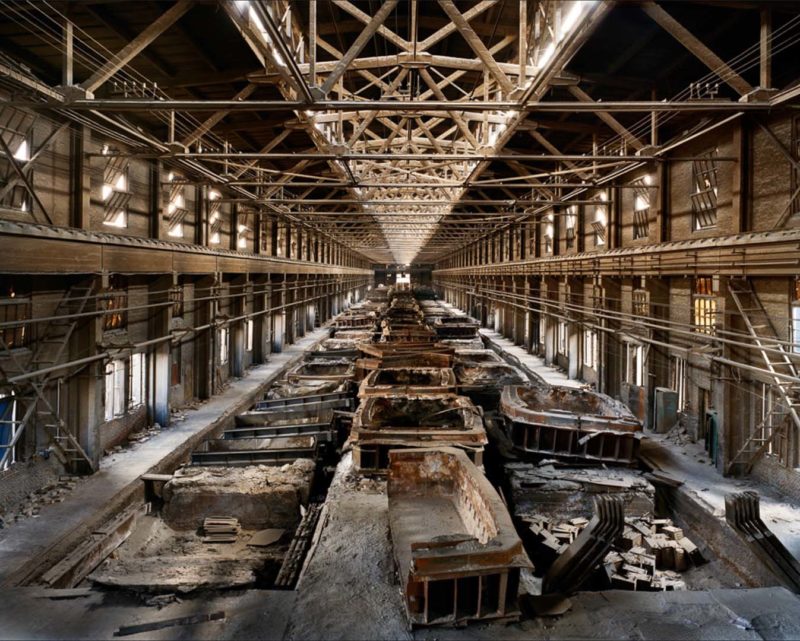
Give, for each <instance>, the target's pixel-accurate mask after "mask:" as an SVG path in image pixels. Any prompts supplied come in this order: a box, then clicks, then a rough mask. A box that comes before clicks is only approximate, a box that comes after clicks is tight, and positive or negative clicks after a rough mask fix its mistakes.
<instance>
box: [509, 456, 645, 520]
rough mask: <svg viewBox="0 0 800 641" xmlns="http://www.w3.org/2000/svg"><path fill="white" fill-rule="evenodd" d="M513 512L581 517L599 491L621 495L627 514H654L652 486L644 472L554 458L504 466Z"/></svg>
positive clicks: (590, 510)
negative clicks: (567, 463) (562, 462)
mask: <svg viewBox="0 0 800 641" xmlns="http://www.w3.org/2000/svg"><path fill="white" fill-rule="evenodd" d="M505 470H506V476H507V478H508V481H509V485H510V487H511V493H512V498H513V503H514V506H515V515H516V516H518V517H520V518H526V517H527V516H529V515H531V514H541V515H544V516H546V517H548V518H564V519H566V520H568V519H570V518H579V517H583V516H585V515H586V514H591V512H592V506H593V500H594V497H595V496H597V495H598V494H614V495H617V496H621V497H622V498H623V502H624V503H625V511H626V513H628V514H645V513H653V512H654V510H655V488H654V487H653V485H652V484H651V483H650V482H649V481H648V480H647V479H646V478H645V476H644V474H642V473H641V472H637V471H635V470H631V469H627V468H614V469H604V468H591V467H578V468H576V467H567V466H559V465H558V464H557V463H556V462H555V461H542V462H540V463H538V464H535V463H524V462H515V463H507V464H506V465H505Z"/></svg>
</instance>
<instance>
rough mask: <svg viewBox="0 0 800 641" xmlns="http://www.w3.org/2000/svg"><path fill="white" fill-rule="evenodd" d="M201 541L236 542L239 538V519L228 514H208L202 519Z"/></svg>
mask: <svg viewBox="0 0 800 641" xmlns="http://www.w3.org/2000/svg"><path fill="white" fill-rule="evenodd" d="M203 532H205V535H206V536H205V538H204V539H203V543H236V540H237V539H238V538H239V519H235V518H232V517H229V516H209V517H207V518H205V519H204V520H203Z"/></svg>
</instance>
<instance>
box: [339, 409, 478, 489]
mask: <svg viewBox="0 0 800 641" xmlns="http://www.w3.org/2000/svg"><path fill="white" fill-rule="evenodd" d="M350 441H351V442H352V444H353V460H354V462H355V466H356V469H357V470H358V471H360V472H362V473H383V472H385V471H386V467H387V465H388V463H389V456H388V454H389V450H390V449H396V448H402V447H429V446H430V445H431V444H434V443H437V444H438V443H440V444H443V445H450V446H457V447H459V448H461V449H463V450H465V451H466V452H467V453H468V454H469V456H470V458H471V459H472V460H473V461H475V463H476V464H478V465H481V464H482V462H483V448H484V446H485V445H486V443H487V442H488V439H487V437H486V430H485V428H484V425H483V415H482V412H481V410H480V409H479V408H477V407H476V406H475V405H473V403H472V402H471V401H470V400H469V399H468V398H466V397H465V396H456V395H455V394H446V395H445V394H439V395H435V394H406V395H390V396H381V397H376V396H372V397H367V398H366V399H365V400H364V402H363V403H361V405H360V406H359V408H358V409H357V410H356V413H355V416H354V417H353V427H352V429H351V431H350Z"/></svg>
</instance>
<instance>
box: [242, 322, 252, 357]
mask: <svg viewBox="0 0 800 641" xmlns="http://www.w3.org/2000/svg"><path fill="white" fill-rule="evenodd" d="M244 335H245V350H246V351H248V352H252V351H253V320H252V319H251V318H248V319H247V320H246V321H245V322H244Z"/></svg>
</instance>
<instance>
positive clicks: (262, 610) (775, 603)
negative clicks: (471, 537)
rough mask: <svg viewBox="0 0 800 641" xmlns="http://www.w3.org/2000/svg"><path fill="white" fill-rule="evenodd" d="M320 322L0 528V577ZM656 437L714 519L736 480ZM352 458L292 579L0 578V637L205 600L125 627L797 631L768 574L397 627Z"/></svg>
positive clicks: (799, 625)
mask: <svg viewBox="0 0 800 641" xmlns="http://www.w3.org/2000/svg"><path fill="white" fill-rule="evenodd" d="M323 333H324V332H322V331H318V332H315V333H314V334H311V335H309V336H307V337H306V338H304V339H303V340H301V341H300V342H299V343H298V344H296V345H294V346H292V347H291V348H289V349H288V350H287V351H286V352H284V353H283V354H281V355H276V356H274V357H273V358H272V360H271V362H270V364H269V365H267V366H264V367H261V368H257V369H254V370H252V371H251V373H250V374H249V376H248V377H247V378H246V379H243V380H240V381H234V382H233V383H232V384H231V387H230V388H229V389H228V390H226V392H225V393H224V394H222V395H220V396H219V397H216V398H215V399H213V400H212V401H210V402H209V403H207V404H206V405H204V406H202V408H201V409H200V410H198V411H197V412H190V413H189V416H188V418H187V420H186V421H185V422H183V423H181V424H179V425H178V426H176V427H175V428H171V429H169V430H166V431H164V432H162V433H161V434H159V435H157V436H156V437H154V438H153V439H151V440H150V441H148V442H146V443H143V444H141V445H138V446H136V447H134V448H132V449H130V450H129V451H126V452H123V453H120V454H116V455H114V456H113V457H111V458H110V459H109V460H106V461H104V464H103V466H102V469H101V471H100V472H99V473H98V474H97V475H95V476H93V477H91V478H90V479H88V480H87V481H86V482H85V483H84V484H81V485H80V486H79V491H78V492H76V493H75V495H73V496H71V497H69V498H68V499H67V500H66V501H64V502H63V503H61V504H58V505H54V506H48V507H47V508H44V509H43V510H42V513H41V517H40V518H38V519H28V520H27V521H24V522H22V523H20V524H17V525H16V526H14V527H12V528H10V529H8V530H5V531H3V533H2V538H0V576H4V577H8V576H11V574H12V571H11V570H13V567H16V566H18V565H19V564H21V563H22V562H23V560H25V559H31V558H33V556H34V555H36V554H38V553H40V551H41V550H44V549H46V548H47V547H48V546H49V545H52V544H53V542H54V541H55V540H57V539H59V538H62V537H63V536H64V534H65V533H66V532H69V531H70V530H71V529H73V528H75V527H77V525H78V524H80V523H82V522H85V521H86V520H88V519H91V518H92V517H93V516H96V515H97V514H98V513H99V512H101V511H102V510H103V508H104V506H105V505H106V504H107V503H108V502H109V501H110V500H112V499H113V497H114V496H117V495H119V494H120V493H121V492H123V491H124V490H125V488H127V487H129V486H130V485H131V484H136V483H138V481H137V479H138V477H139V475H141V474H142V473H143V472H145V471H147V470H150V469H153V467H154V466H157V464H158V463H159V462H160V461H162V460H164V459H165V458H166V457H167V456H169V455H170V454H171V452H173V451H174V450H175V449H176V448H178V449H180V448H181V447H182V446H185V445H186V444H188V443H190V442H191V440H192V439H193V438H195V437H197V436H198V435H202V434H203V433H205V432H206V431H208V430H210V429H213V428H212V427H210V426H212V425H213V424H214V422H215V421H218V420H219V417H220V414H222V413H225V412H229V411H232V409H235V408H239V407H240V406H241V405H242V404H243V403H245V402H248V399H249V398H250V397H251V396H252V394H253V393H255V392H257V391H258V390H259V389H260V388H261V387H263V386H264V385H265V384H266V383H268V382H269V381H270V380H271V378H272V377H275V376H277V374H278V373H279V372H280V370H281V369H282V368H283V367H285V366H286V365H287V364H289V362H290V361H291V360H293V359H297V358H299V357H300V356H301V354H302V352H303V351H304V350H305V349H307V348H309V347H310V346H311V345H312V344H313V343H314V342H315V341H316V340H319V339H320V338H322V336H323ZM493 334H494V333H493V332H487V333H485V334H484V335H485V337H486V338H488V339H489V340H491V341H493V342H494V343H495V345H496V346H498V347H501V348H502V349H504V350H507V351H508V353H509V354H510V355H512V356H514V357H516V358H517V359H518V360H519V361H520V362H521V363H524V364H526V366H527V367H530V368H532V369H533V371H535V372H536V373H537V374H538V375H543V377H545V378H546V380H549V381H552V382H554V383H558V384H563V382H564V381H565V380H566V379H565V378H564V379H561V378H560V377H562V376H563V373H562V372H559V371H557V370H554V369H552V368H548V367H546V366H545V365H544V364H543V363H542V362H541V359H536V357H532V356H530V355H527V354H525V353H524V351H523V350H521V349H519V348H516V347H514V346H512V345H510V342H509V341H506V340H505V339H502V338H501V337H497V336H496V335H493ZM505 343H509V345H506V344H505ZM517 352H519V353H517ZM571 384H579V383H577V382H575V381H573V382H572V383H571ZM661 441H663V439H661V438H653V439H652V442H651V446H652V448H654V449H653V450H652V452H655V453H656V454H657V456H656V458H657V460H658V461H660V462H661V465H660V467H661V468H662V469H663V470H664V471H665V472H667V473H669V474H671V475H673V476H676V477H679V478H681V480H684V482H685V484H686V490H687V491H688V492H692V493H694V494H696V495H697V496H698V503H699V504H700V505H701V506H702V507H703V508H704V509H706V508H707V509H708V510H710V511H711V513H712V514H713V515H714V516H715V518H717V519H718V520H719V518H720V516H722V514H723V513H722V511H721V510H722V506H723V503H722V500H723V498H722V497H723V494H724V492H726V491H730V490H736V489H742V487H744V483H743V482H739V481H731V480H729V479H723V478H722V477H721V476H720V475H719V474H718V473H717V472H716V471H715V470H714V469H713V468H712V467H711V466H709V465H707V464H703V463H700V462H699V460H698V459H701V455H700V454H699V453H697V452H694V451H688V452H686V453H681V451H680V450H679V449H678V448H676V447H675V446H674V445H673V444H667V443H663V442H661ZM652 452H651V453H652ZM664 452H666V454H664ZM351 468H352V459H351V457H350V455H349V454H346V455H345V456H344V457H343V458H342V460H341V461H340V463H339V465H338V467H337V471H336V475H335V477H334V481H333V484H332V485H331V488H330V491H329V494H328V500H327V502H326V508H325V514H324V516H323V518H322V519H321V521H320V523H321V524H322V525H321V529H320V530H319V532H318V537H319V538H318V543H317V545H316V547H315V548H314V550H313V553H312V555H311V556H310V557H309V559H308V560H307V562H306V568H305V571H304V574H303V576H302V578H301V580H300V583H299V585H298V587H297V589H296V590H294V591H275V590H246V591H237V592H225V593H204V594H199V595H197V596H193V597H187V598H184V599H181V601H180V602H175V603H170V604H168V605H166V606H164V607H162V608H157V607H156V606H152V605H146V604H145V603H144V600H143V599H142V598H140V597H138V596H136V595H133V594H125V593H119V592H113V591H108V592H106V591H101V590H92V591H90V592H89V593H88V594H87V595H83V596H78V597H75V598H70V599H53V598H49V597H48V596H47V595H46V594H43V592H42V591H41V590H39V589H36V588H4V589H2V590H0V639H104V638H110V637H112V636H113V634H114V632H115V631H116V630H117V629H118V628H119V627H120V626H130V625H136V624H141V623H145V622H152V621H162V620H167V619H173V618H177V617H185V616H191V615H194V614H202V613H212V612H218V611H222V612H224V613H225V618H224V620H222V621H214V622H206V623H196V624H191V625H179V626H172V627H168V628H165V629H162V630H158V631H149V632H144V633H140V634H137V635H132V636H131V637H130V638H132V639H251V638H261V639H292V640H295V639H298V640H299V639H312V638H313V639H323V638H324V639H411V638H415V639H454V640H461V639H463V640H467V639H469V640H472V639H484V638H492V639H513V640H517V639H528V638H546V639H575V638H586V639H618V638H635V639H695V638H698V639H790V638H800V599H798V597H797V596H796V595H793V594H791V593H790V592H788V591H787V590H785V589H783V588H779V587H767V588H755V589H738V590H731V589H715V590H705V591H690V592H669V593H634V592H623V591H606V592H586V593H579V594H576V595H574V596H572V597H571V598H570V610H569V611H568V613H567V614H566V615H563V616H559V617H539V618H526V619H525V620H523V621H521V622H520V623H517V624H512V625H502V624H493V625H470V626H468V627H466V628H462V629H439V628H437V629H429V630H426V629H422V630H415V631H413V632H412V631H410V630H408V628H407V624H406V618H405V612H404V609H403V601H402V595H401V593H400V586H399V582H398V579H397V576H396V573H395V570H394V562H393V558H392V547H391V540H390V537H389V528H388V501H387V497H386V489H385V483H384V482H383V481H375V480H362V479H359V478H357V477H354V476H353V475H351V474H350V471H351ZM748 485H749V486H752V485H751V484H748ZM759 489H761V488H759ZM762 496H763V499H762V500H763V505H764V513H765V517H766V519H765V520H768V523H769V525H770V526H771V527H773V528H774V529H775V531H776V533H778V534H779V536H780V537H781V538H782V540H784V542H785V543H786V544H787V546H789V547H790V549H792V550H794V551H795V552H797V550H798V540H797V537H794V538H792V537H790V536H789V535H795V534H796V533H797V532H796V531H797V530H798V529H800V525H798V524H800V518H798V517H800V511H798V512H795V510H797V506H795V505H791V504H789V503H787V502H786V501H785V500H783V499H781V497H780V496H779V495H776V494H775V493H772V492H770V491H766V490H765V491H763V492H762ZM787 509H788V510H789V511H788V512H787V511H786V510H787ZM777 519H786V521H785V522H784V521H781V520H777ZM15 564H16V565H15ZM49 594H50V595H53V594H55V593H53V592H50V593H49ZM56 596H58V595H56Z"/></svg>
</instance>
